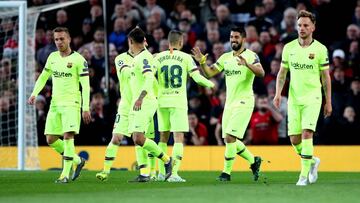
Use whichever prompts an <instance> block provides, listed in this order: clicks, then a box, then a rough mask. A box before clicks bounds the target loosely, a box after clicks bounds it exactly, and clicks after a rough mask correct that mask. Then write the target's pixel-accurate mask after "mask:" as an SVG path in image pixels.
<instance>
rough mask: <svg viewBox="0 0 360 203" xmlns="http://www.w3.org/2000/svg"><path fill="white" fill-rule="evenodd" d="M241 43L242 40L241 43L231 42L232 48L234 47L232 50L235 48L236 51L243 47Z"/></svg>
mask: <svg viewBox="0 0 360 203" xmlns="http://www.w3.org/2000/svg"><path fill="white" fill-rule="evenodd" d="M241 45H242V43H241V42H240V43H238V42H235V43H234V42H232V43H231V48H232V50H234V51H239V50H240V49H241Z"/></svg>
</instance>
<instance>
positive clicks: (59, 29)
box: [53, 27, 70, 37]
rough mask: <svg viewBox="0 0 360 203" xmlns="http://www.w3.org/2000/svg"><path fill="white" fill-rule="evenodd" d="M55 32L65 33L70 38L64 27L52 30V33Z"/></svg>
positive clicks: (67, 30)
mask: <svg viewBox="0 0 360 203" xmlns="http://www.w3.org/2000/svg"><path fill="white" fill-rule="evenodd" d="M55 32H65V33H66V34H68V35H69V37H70V32H69V29H67V28H66V27H56V28H55V29H53V33H55Z"/></svg>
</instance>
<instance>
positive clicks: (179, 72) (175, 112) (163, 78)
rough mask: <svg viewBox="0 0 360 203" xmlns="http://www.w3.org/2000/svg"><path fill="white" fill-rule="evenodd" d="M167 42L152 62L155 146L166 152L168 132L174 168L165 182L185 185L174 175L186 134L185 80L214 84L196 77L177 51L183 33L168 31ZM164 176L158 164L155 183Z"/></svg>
mask: <svg viewBox="0 0 360 203" xmlns="http://www.w3.org/2000/svg"><path fill="white" fill-rule="evenodd" d="M168 40H169V50H167V51H163V52H161V53H159V54H157V55H156V57H155V63H154V64H155V67H156V69H157V71H158V81H159V92H158V101H159V109H158V111H157V116H158V124H159V131H160V142H159V146H160V147H161V148H162V149H163V151H165V152H166V151H167V142H168V140H169V136H170V131H171V132H173V134H174V141H175V143H174V148H173V151H172V157H173V159H174V166H173V171H172V175H171V176H170V178H169V179H168V181H169V182H185V180H184V179H182V178H181V177H180V176H179V175H178V170H179V168H180V164H181V160H182V158H183V153H184V146H183V142H184V132H188V131H189V122H188V114H187V110H188V105H187V92H186V84H187V77H188V75H190V77H192V78H193V79H194V80H195V82H197V83H198V84H200V85H202V86H205V87H210V88H212V87H214V83H212V82H211V81H209V80H207V79H206V78H205V77H203V76H202V75H201V74H200V72H199V69H198V67H197V66H196V64H195V62H194V60H193V59H192V57H191V56H190V55H189V54H186V53H184V52H182V51H180V49H181V48H182V46H183V34H182V33H181V32H180V31H176V30H172V31H170V32H169V35H168ZM164 177H165V169H164V167H163V166H162V163H161V162H159V175H158V180H163V179H164Z"/></svg>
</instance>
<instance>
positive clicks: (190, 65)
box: [186, 56, 199, 77]
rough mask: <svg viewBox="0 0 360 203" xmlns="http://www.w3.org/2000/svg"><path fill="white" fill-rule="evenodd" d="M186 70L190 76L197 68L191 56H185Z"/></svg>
mask: <svg viewBox="0 0 360 203" xmlns="http://www.w3.org/2000/svg"><path fill="white" fill-rule="evenodd" d="M186 70H187V72H188V73H189V75H190V77H191V76H192V74H193V73H194V72H195V71H197V70H199V68H198V66H197V65H196V63H195V61H194V59H193V58H192V57H191V56H189V57H187V60H186Z"/></svg>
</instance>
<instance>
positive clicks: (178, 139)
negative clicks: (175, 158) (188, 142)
mask: <svg viewBox="0 0 360 203" xmlns="http://www.w3.org/2000/svg"><path fill="white" fill-rule="evenodd" d="M174 141H175V142H176V143H183V142H184V133H182V132H181V133H180V132H176V133H174Z"/></svg>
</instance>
